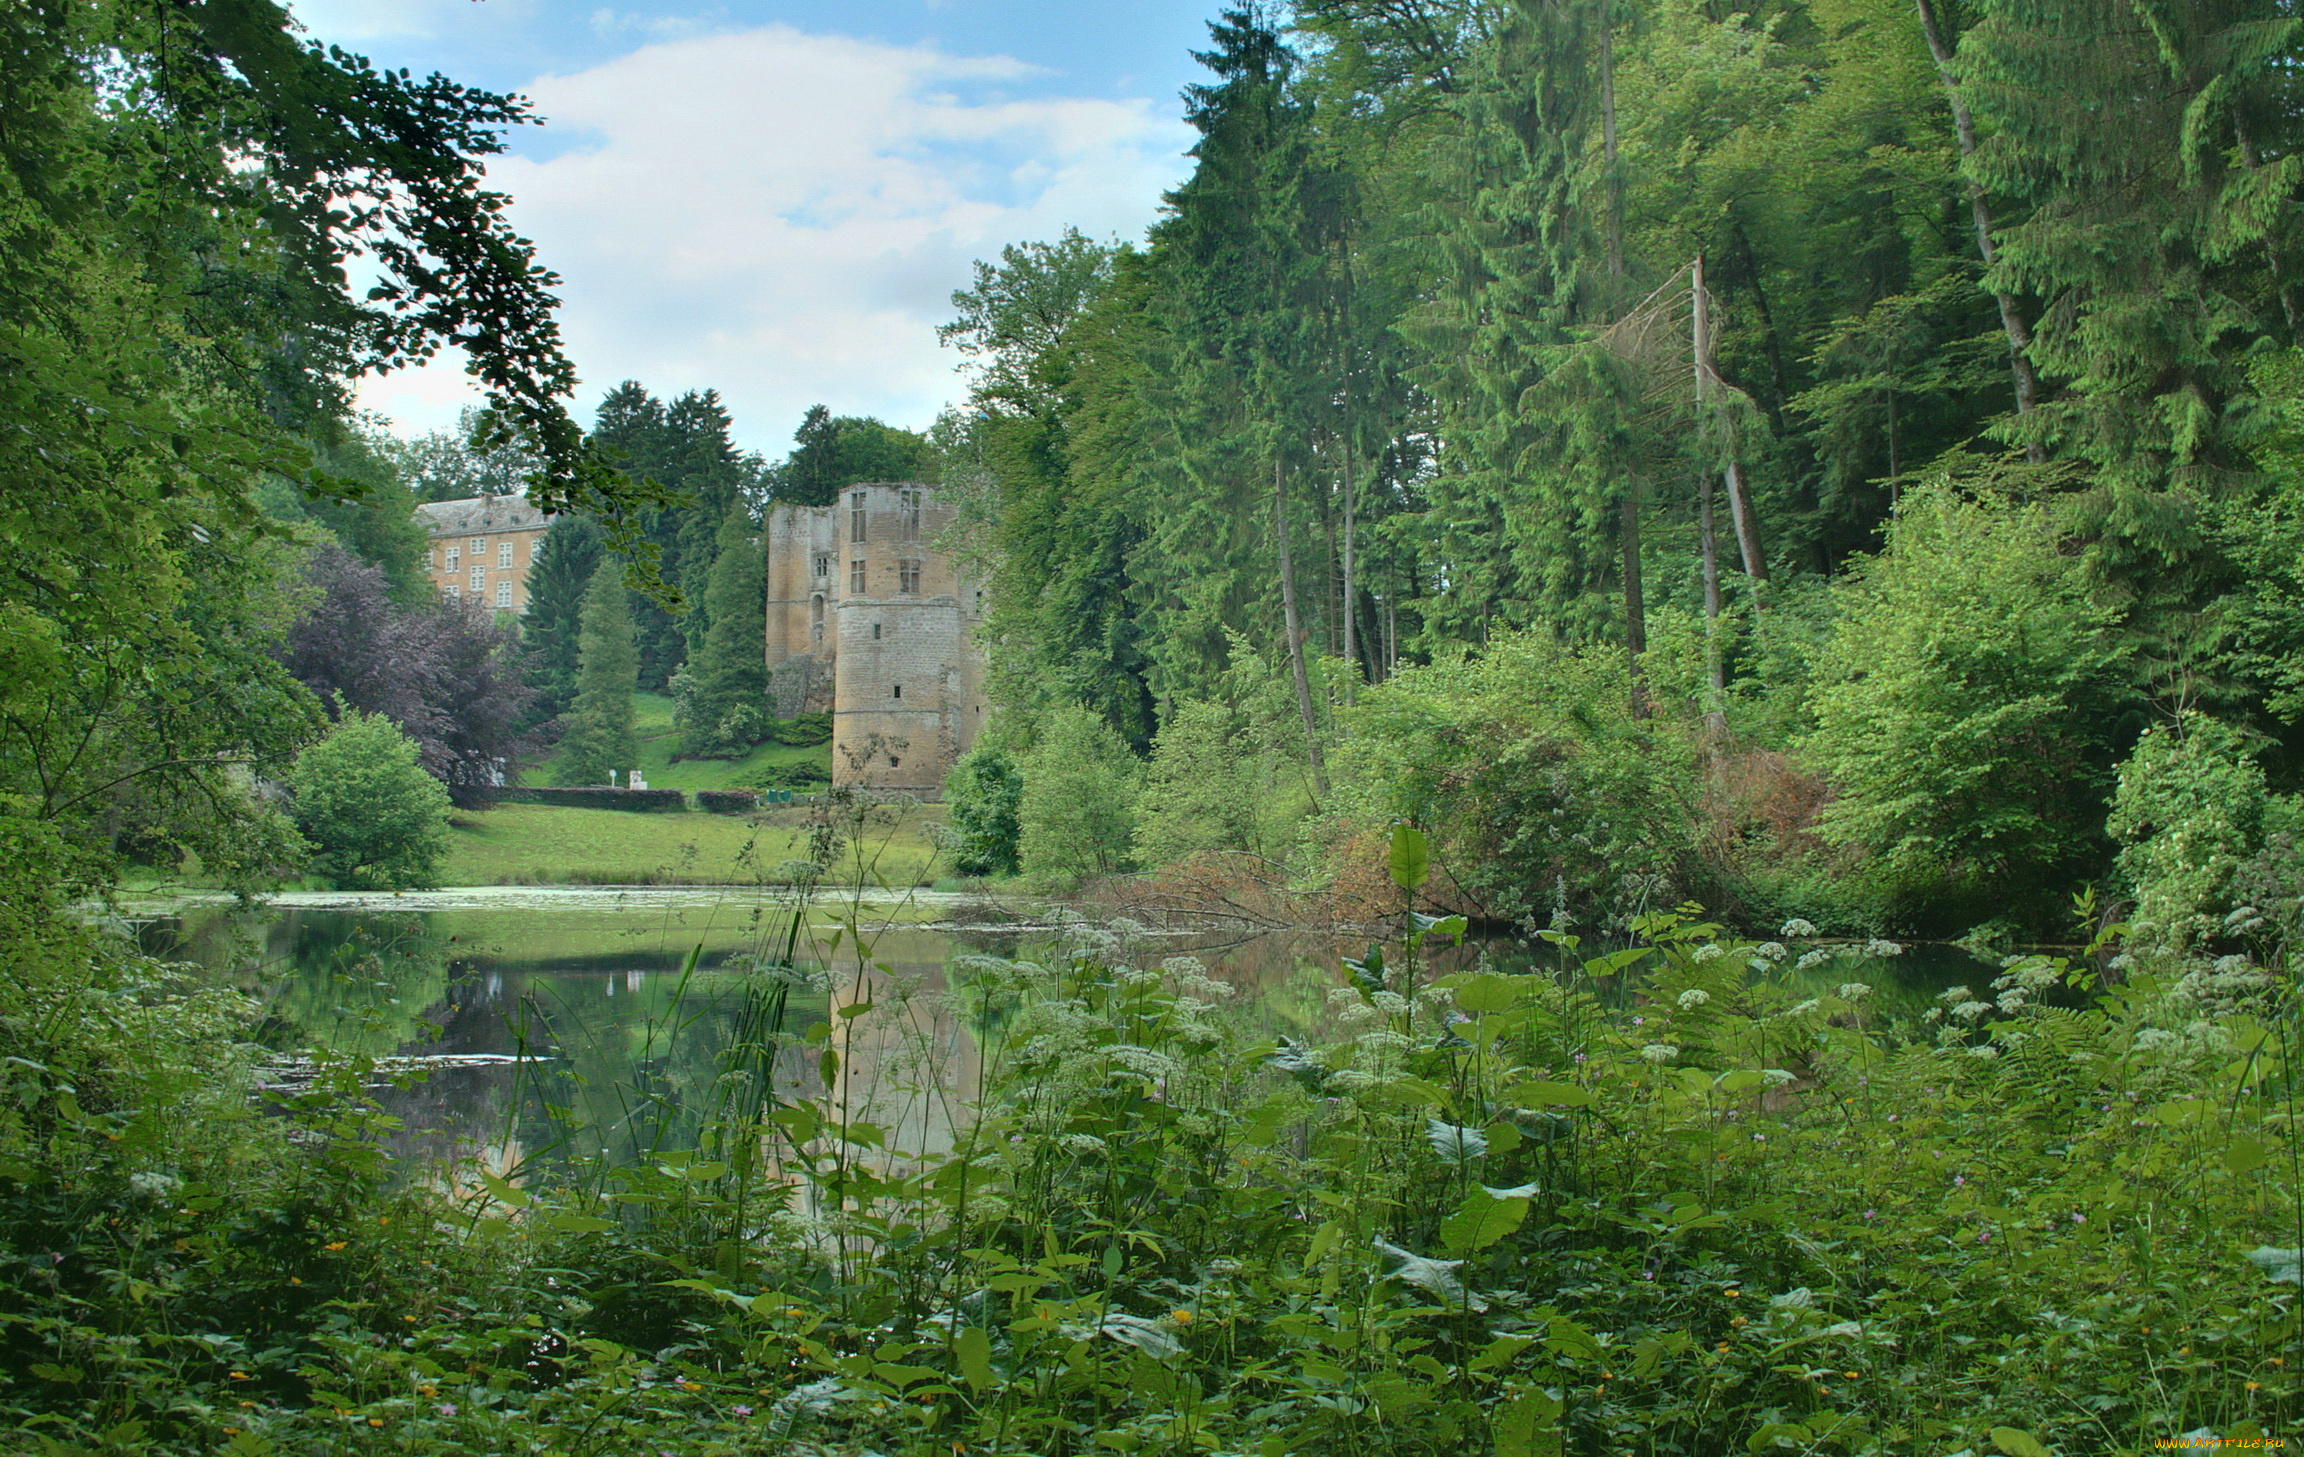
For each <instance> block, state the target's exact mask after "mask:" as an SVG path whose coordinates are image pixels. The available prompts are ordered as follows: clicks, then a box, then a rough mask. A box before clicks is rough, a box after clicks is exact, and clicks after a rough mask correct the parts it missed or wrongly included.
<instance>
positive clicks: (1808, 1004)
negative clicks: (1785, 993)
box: [1784, 997, 1824, 1017]
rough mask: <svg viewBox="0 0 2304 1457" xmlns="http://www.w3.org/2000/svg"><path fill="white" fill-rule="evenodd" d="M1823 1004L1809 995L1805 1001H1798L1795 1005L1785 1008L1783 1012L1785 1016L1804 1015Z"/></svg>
mask: <svg viewBox="0 0 2304 1457" xmlns="http://www.w3.org/2000/svg"><path fill="white" fill-rule="evenodd" d="M1823 1005H1824V1004H1823V1003H1822V1002H1820V1001H1818V1000H1817V999H1816V998H1814V997H1810V998H1809V999H1808V1000H1807V1001H1805V1002H1802V1003H1800V1004H1799V1005H1798V1006H1796V1007H1790V1008H1787V1009H1786V1010H1785V1012H1784V1015H1785V1016H1787V1017H1805V1016H1807V1015H1808V1014H1809V1013H1810V1012H1813V1011H1815V1010H1816V1009H1817V1008H1818V1007H1821V1006H1823Z"/></svg>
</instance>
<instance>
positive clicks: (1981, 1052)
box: [1968, 1045, 2000, 1058]
mask: <svg viewBox="0 0 2304 1457" xmlns="http://www.w3.org/2000/svg"><path fill="white" fill-rule="evenodd" d="M1968 1055H1969V1056H1970V1057H1982V1058H1994V1057H1998V1056H1999V1055H2000V1049H1999V1048H1997V1047H1992V1046H1989V1045H1987V1046H1984V1047H1971V1048H1969V1049H1968Z"/></svg>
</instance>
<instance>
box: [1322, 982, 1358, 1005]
mask: <svg viewBox="0 0 2304 1457" xmlns="http://www.w3.org/2000/svg"><path fill="white" fill-rule="evenodd" d="M1361 1004H1362V1001H1361V996H1360V989H1359V988H1358V987H1330V988H1328V1005H1329V1006H1331V1007H1357V1006H1360V1005H1361Z"/></svg>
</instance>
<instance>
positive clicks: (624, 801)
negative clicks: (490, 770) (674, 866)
mask: <svg viewBox="0 0 2304 1457" xmlns="http://www.w3.org/2000/svg"><path fill="white" fill-rule="evenodd" d="M489 798H490V799H492V800H494V801H496V802H497V803H499V804H556V805H560V806H563V807H565V808H571V809H617V810H626V811H629V812H631V813H634V814H667V813H678V812H679V811H681V810H684V809H686V808H687V807H688V800H687V798H686V796H684V795H682V794H681V792H680V791H679V790H677V789H616V788H611V787H609V786H607V785H596V786H589V787H582V788H579V787H574V786H571V787H567V788H560V787H555V786H548V785H522V786H518V787H513V788H505V789H496V790H491V791H490V792H489Z"/></svg>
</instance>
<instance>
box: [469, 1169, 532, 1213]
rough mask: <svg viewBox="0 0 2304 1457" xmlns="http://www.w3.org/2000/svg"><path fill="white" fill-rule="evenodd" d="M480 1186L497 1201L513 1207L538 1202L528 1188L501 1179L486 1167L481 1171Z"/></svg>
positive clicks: (525, 1206) (516, 1207)
mask: <svg viewBox="0 0 2304 1457" xmlns="http://www.w3.org/2000/svg"><path fill="white" fill-rule="evenodd" d="M480 1187H481V1188H483V1189H486V1190H487V1191H488V1193H489V1196H490V1197H491V1198H493V1199H495V1201H496V1202H497V1203H499V1204H503V1205H507V1206H509V1207H511V1208H513V1209H526V1208H527V1207H528V1206H529V1205H530V1204H533V1203H535V1202H536V1201H535V1200H534V1198H533V1197H531V1196H530V1195H529V1193H528V1191H527V1190H525V1189H523V1188H521V1187H520V1186H519V1185H517V1184H514V1183H511V1182H509V1181H507V1180H504V1179H499V1178H497V1177H496V1176H495V1175H494V1174H491V1173H489V1172H488V1171H487V1170H485V1169H483V1170H481V1172H480Z"/></svg>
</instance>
